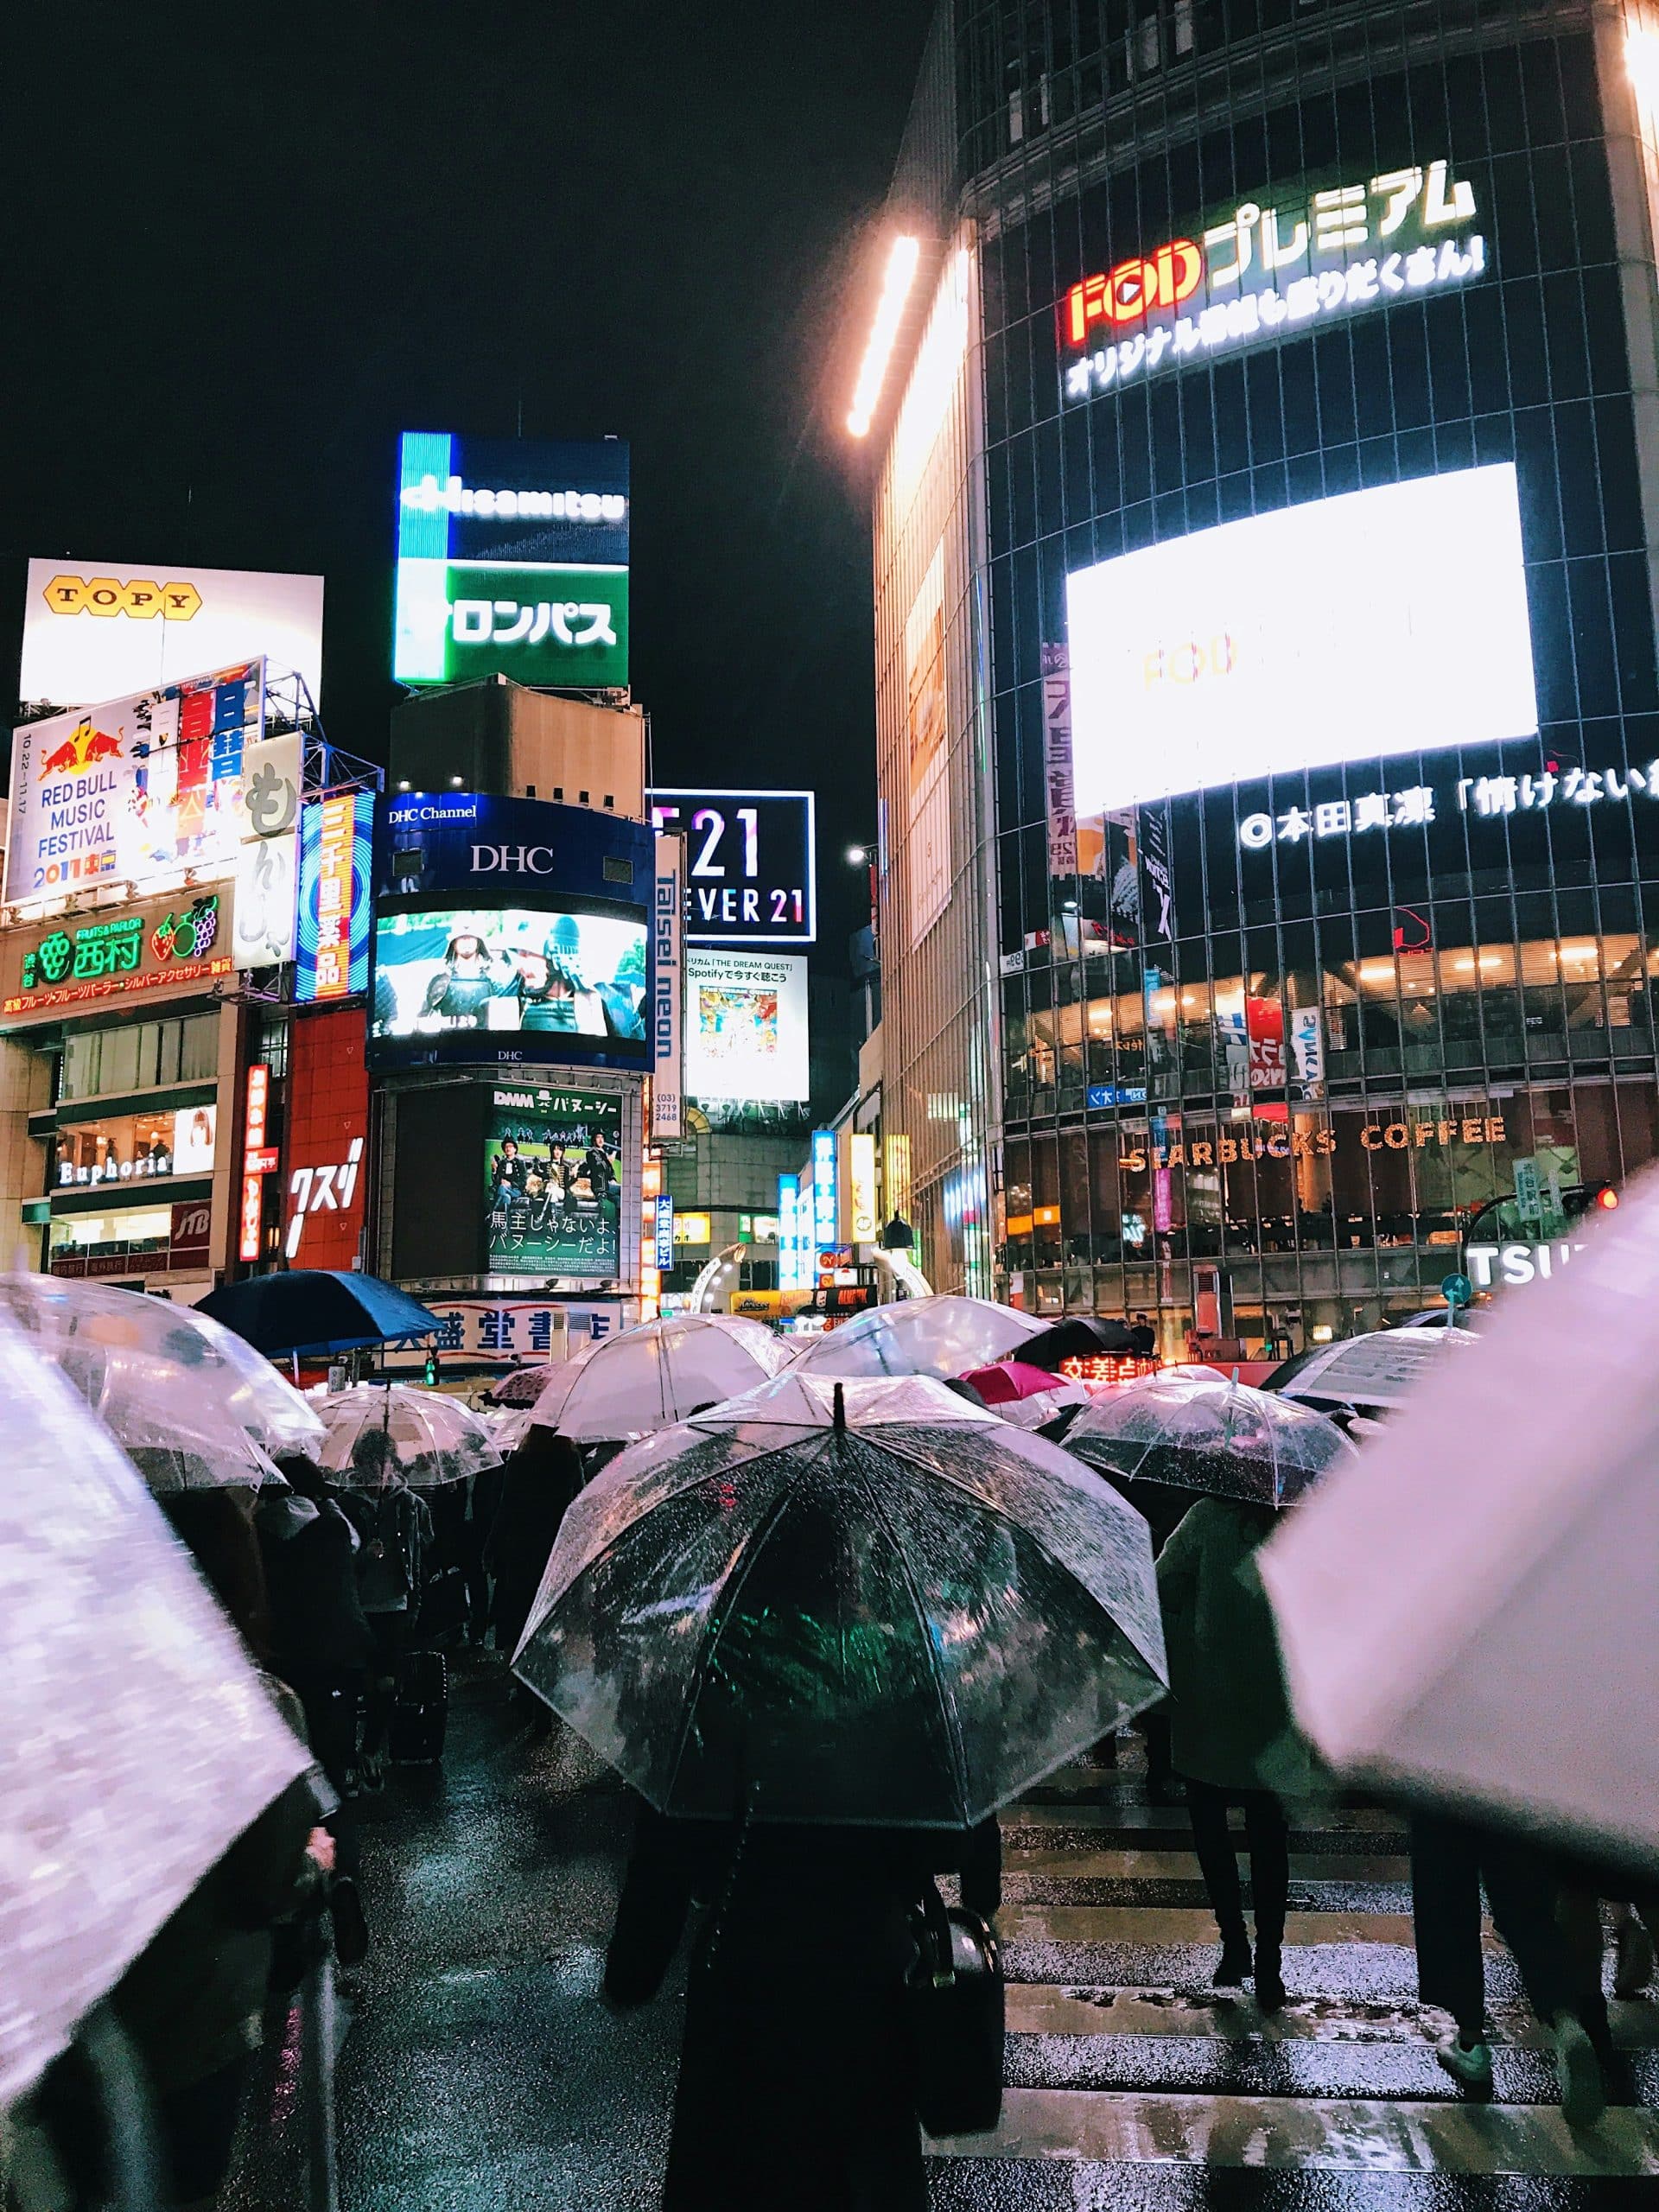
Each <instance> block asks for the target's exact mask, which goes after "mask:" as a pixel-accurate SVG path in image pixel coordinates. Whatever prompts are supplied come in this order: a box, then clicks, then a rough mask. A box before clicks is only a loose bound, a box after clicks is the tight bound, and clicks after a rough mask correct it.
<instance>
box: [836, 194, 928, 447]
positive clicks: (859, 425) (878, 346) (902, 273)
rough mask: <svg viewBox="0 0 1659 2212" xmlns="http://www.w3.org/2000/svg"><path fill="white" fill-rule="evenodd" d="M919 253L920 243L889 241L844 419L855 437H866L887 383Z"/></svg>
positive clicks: (900, 240)
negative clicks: (849, 409) (890, 245)
mask: <svg viewBox="0 0 1659 2212" xmlns="http://www.w3.org/2000/svg"><path fill="white" fill-rule="evenodd" d="M921 253H922V245H921V240H920V239H919V238H908V237H906V238H895V239H894V240H893V251H892V252H891V253H890V254H889V255H888V256H887V276H886V277H885V278H884V279H883V281H882V285H881V297H880V300H879V301H878V302H876V309H875V321H874V322H873V323H872V324H871V326H870V339H869V343H868V346H866V347H865V348H864V359H863V364H862V365H861V368H860V370H859V372H858V383H857V385H856V387H855V390H854V392H853V405H852V412H851V413H850V414H849V416H848V417H847V428H848V429H849V430H850V431H851V432H852V434H853V435H854V436H855V438H861V437H865V436H867V435H868V432H869V428H870V421H871V418H872V416H874V413H875V406H876V402H877V401H878V400H879V399H880V397H881V387H882V385H884V384H885V383H886V381H887V365H888V363H889V362H890V361H891V360H892V359H893V343H894V340H896V339H897V338H898V335H899V318H900V316H901V315H903V314H904V311H905V302H906V300H907V299H908V298H909V296H910V288H911V286H912V284H913V283H915V281H916V265H917V263H918V261H919V260H920V259H921Z"/></svg>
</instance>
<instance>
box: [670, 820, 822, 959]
mask: <svg viewBox="0 0 1659 2212" xmlns="http://www.w3.org/2000/svg"><path fill="white" fill-rule="evenodd" d="M650 803H651V814H652V822H653V823H654V824H655V826H656V827H657V829H659V830H664V831H666V832H668V833H669V834H670V835H671V836H683V838H684V839H685V862H686V874H685V882H686V896H685V935H686V941H687V943H688V944H811V943H812V941H813V939H814V938H815V937H816V936H817V858H816V850H815V845H814V824H813V795H812V793H811V792H810V791H700V790H690V791H688V790H679V789H673V790H658V791H652V793H651V794H650Z"/></svg>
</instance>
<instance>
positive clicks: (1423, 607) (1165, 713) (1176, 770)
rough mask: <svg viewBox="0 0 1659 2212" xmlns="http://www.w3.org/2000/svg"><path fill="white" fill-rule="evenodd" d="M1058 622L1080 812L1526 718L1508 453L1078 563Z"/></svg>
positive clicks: (1441, 742)
mask: <svg viewBox="0 0 1659 2212" xmlns="http://www.w3.org/2000/svg"><path fill="white" fill-rule="evenodd" d="M1066 620H1067V627H1068V631H1069V633H1070V647H1071V729H1072V750H1073V768H1074V783H1075V804H1076V810H1077V816H1078V817H1079V819H1081V818H1084V817H1089V816H1093V815H1098V814H1101V813H1103V812H1106V811H1109V810H1113V809H1117V808H1122V807H1127V806H1132V805H1135V804H1137V803H1140V802H1143V801H1146V800H1150V799H1159V798H1167V797H1169V796H1170V795H1171V794H1173V793H1174V792H1177V791H1199V790H1202V789H1204V788H1205V786H1206V785H1212V784H1233V783H1245V782H1248V781H1249V780H1251V779H1254V778H1257V777H1262V776H1272V775H1278V774H1282V773H1287V772H1294V771H1296V770H1300V769H1304V768H1319V767H1328V766H1337V765H1340V764H1342V763H1344V762H1347V761H1363V760H1381V759H1386V758H1388V757H1389V756H1391V755H1393V754H1396V753H1420V752H1426V751H1430V750H1433V748H1435V747H1440V746H1451V745H1459V746H1465V747H1468V746H1473V745H1481V744H1485V743H1488V742H1493V741H1497V740H1500V739H1504V738H1519V737H1530V736H1533V735H1535V734H1536V733H1537V729H1538V705H1537V698H1536V694H1535V688H1534V683H1533V662H1532V640H1531V632H1530V629H1529V623H1528V618H1527V588H1526V575H1525V569H1524V567H1523V556H1522V541H1521V512H1520V502H1519V498H1518V494H1517V490H1516V474H1515V469H1514V467H1513V466H1512V465H1511V464H1510V463H1508V462H1504V463H1502V464H1499V465H1497V466H1494V467H1485V468H1468V469H1459V470H1455V471H1453V472H1452V473H1450V474H1446V475H1441V476H1426V477H1420V478H1417V479H1415V480H1412V481H1410V482H1408V483H1404V484H1388V485H1382V486H1377V487H1376V488H1375V489H1373V490H1370V491H1365V492H1349V493H1342V494H1340V495H1338V497H1336V498H1333V499H1315V500H1312V501H1309V502H1307V503H1306V504H1304V505H1300V506H1292V507H1282V508H1280V509H1278V510H1277V511H1276V512H1273V513H1271V514H1264V515H1254V516H1250V517H1249V518H1246V519H1244V520H1243V521H1241V522H1230V523H1223V524H1220V525H1219V526H1218V527H1217V528H1216V529H1213V530H1204V531H1193V532H1192V533H1191V534H1189V535H1188V536H1186V537H1178V538H1172V539H1170V540H1169V541H1167V542H1166V543H1164V544H1160V545H1150V546H1147V547H1144V548H1142V549H1141V550H1140V551H1138V552H1134V553H1125V554H1121V555H1119V556H1117V557H1116V558H1115V559H1113V560H1109V561H1101V562H1097V563H1095V564H1094V565H1093V566H1092V567H1090V568H1087V569H1073V570H1072V572H1071V575H1069V576H1068V577H1067V579H1066Z"/></svg>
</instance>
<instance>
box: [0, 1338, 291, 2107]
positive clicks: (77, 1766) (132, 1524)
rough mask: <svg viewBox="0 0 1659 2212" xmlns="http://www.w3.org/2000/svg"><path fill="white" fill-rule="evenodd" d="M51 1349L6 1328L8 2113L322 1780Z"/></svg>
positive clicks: (0, 1355)
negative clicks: (292, 1790) (151, 1945)
mask: <svg viewBox="0 0 1659 2212" xmlns="http://www.w3.org/2000/svg"><path fill="white" fill-rule="evenodd" d="M37 1345H38V1339H36V1340H35V1344H31V1343H30V1341H29V1339H27V1338H24V1337H23V1336H22V1333H21V1332H19V1331H18V1330H17V1328H16V1325H14V1323H13V1322H12V1321H11V1319H10V1316H9V1315H7V1314H6V1313H3V1312H0V1404H3V1407H4V1413H3V1415H0V1434H3V1440H4V1449H3V1451H0V1680H3V1681H4V1683H5V1685H6V1688H5V1694H3V1695H0V1836H3V1847H0V2111H3V2109H4V2108H5V2107H7V2106H8V2105H9V2104H10V2102H11V2101H12V2100H13V2099H14V2098H16V2097H17V2096H20V2095H22V2093H23V2092H24V2091H25V2090H26V2089H28V2088H29V2086H30V2084H31V2083H32V2082H34V2081H35V2079H37V2078H38V2076H39V2075H40V2073H41V2069H43V2068H44V2067H45V2066H46V2064H47V2063H48V2061H49V2060H50V2059H52V2058H53V2057H54V2056H55V2055H56V2053H57V2052H58V2051H59V2050H61V2049H62V2048H63V2046H64V2044H66V2043H67V2040H68V2038H69V2037H70V2036H71V2034H72V2033H73V2030H74V2027H75V2024H76V2023H77V2021H78V2020H79V2018H80V2017H81V2016H82V2015H83V2014H84V2013H85V2012H86V2011H87V2009H88V2008H89V2007H90V2006H91V2005H94V2004H95V2003H96V2002H97V2001H98V2000H99V1998H101V1997H103V1996H104V1995H105V1993H107V1992H108V1991H109V1990H110V1989H111V1987H112V1986H113V1985H114V1984H115V1982H116V1981H117V1980H119V1978H120V1976H121V1975H122V1974H123V1973H124V1971H125V1970H126V1968H127V1967H128V1966H129V1965H130V1963H131V1961H133V1959H134V1958H136V1957H137V1955H138V1953H139V1951H140V1950H142V1949H143V1946H144V1945H145V1944H146V1943H147V1942H149V1939H150V1937H151V1936H153V1935H154V1934H155V1932H156V1929H158V1928H159V1927H160V1926H161V1924H162V1922H163V1921H164V1920H166V1919H167V1918H168V1916H169V1915H170V1914H171V1913H172V1912H173V1911H175V1909H176V1908H177V1907H178V1906H179V1905H180V1904H182V1902H183V1901H184V1899H185V1897H187V1896H188V1894H189V1892H190V1891H191V1890H193V1889H194V1887H195V1885H196V1884H197V1882H198V1881H199V1880H200V1878H201V1877H202V1875H203V1874H205V1873H206V1872H207V1869H208V1868H209V1867H210V1866H213V1864H214V1863H215V1862H216V1861H217V1860H218V1859H219V1858H220V1857H222V1855H223V1854H224V1853H225V1851H226V1849H227V1848H228V1847H229V1846H230V1844H231V1843H232V1841H233V1840H234V1839H235V1838H236V1837H237V1836H238V1834H240V1833H241V1832H242V1830H243V1829H244V1828H245V1827H247V1825H248V1824H249V1822H250V1821H252V1820H253V1819H254V1817H255V1816H256V1815H257V1814H258V1813H259V1812H260V1810H261V1809H262V1808H263V1807H264V1806H265V1805H266V1804H268V1803H269V1802H270V1800H271V1799H272V1798H273V1797H275V1796H277V1794H278V1792H279V1791H280V1790H282V1789H283V1788H284V1787H285V1786H286V1785H287V1784H288V1783H290V1782H291V1781H293V1780H294V1779H295V1777H296V1776H298V1775H300V1774H302V1773H303V1772H304V1771H305V1769H306V1767H307V1765H308V1758H307V1755H306V1753H305V1751H304V1750H303V1749H302V1746H301V1745H299V1744H298V1743H297V1742H296V1740H295V1738H293V1737H292V1736H291V1735H290V1734H289V1732H288V1730H287V1729H286V1728H285V1727H283V1724H282V1722H281V1720H280V1719H278V1718H277V1713H276V1710H275V1708H274V1707H273V1706H272V1705H271V1703H270V1700H269V1698H268V1697H267V1696H266V1694H265V1693H264V1690H263V1688H261V1686H260V1683H259V1681H258V1678H257V1675H255V1673H254V1671H253V1669H252V1668H251V1665H250V1664H249V1662H248V1660H247V1658H246V1656H245V1653H244V1651H243V1649H242V1647H241V1645H240V1643H238V1640H237V1637H236V1635H235V1633H234V1631H233V1630H232V1628H231V1626H230V1624H229V1623H228V1622H227V1621H226V1619H225V1618H224V1616H223V1615H222V1614H221V1612H220V1611H219V1607H218V1606H217V1605H215V1604H214V1603H213V1599H211V1598H210V1597H209V1596H208V1594H207V1591H206V1590H205V1589H204V1587H203V1586H202V1583H201V1581H200V1578H199V1577H198V1576H197V1575H196V1574H195V1573H194V1572H193V1570H192V1567H191V1565H190V1562H189V1560H188V1558H187V1556H186V1555H185V1554H184V1552H183V1551H182V1550H181V1547H180V1546H179V1544H178V1542H177V1541H176V1540H175V1538H174V1536H173V1535H172V1533H171V1531H170V1530H169V1529H168V1528H167V1526H166V1524H165V1522H163V1521H162V1517H161V1516H160V1514H159V1513H158V1512H157V1510H156V1505H155V1503H154V1501H153V1500H152V1499H151V1498H149V1497H147V1496H146V1495H145V1491H144V1488H143V1484H142V1483H141V1482H140V1481H139V1480H138V1479H137V1476H136V1475H135V1474H134V1472H133V1470H132V1468H131V1467H130V1465H128V1463H127V1462H126V1460H125V1459H123V1458H122V1456H121V1453H120V1452H119V1451H118V1449H117V1448H116V1446H115V1445H114V1444H112V1443H111V1440H110V1439H109V1437H108V1435H107V1434H106V1433H105V1431H104V1430H103V1429H102V1428H100V1427H99V1424H98V1422H97V1421H95V1420H93V1418H92V1415H91V1414H90V1413H89V1412H88V1411H87V1409H86V1406H85V1404H84V1403H83V1402H81V1401H80V1399H79V1398H78V1397H77V1396H75V1395H74V1394H73V1392H72V1391H71V1390H70V1389H68V1388H67V1385H66V1384H65V1383H64V1381H63V1380H62V1378H61V1377H60V1376H59V1375H57V1374H55V1373H54V1371H53V1370H52V1368H51V1367H50V1366H48V1364H47V1363H46V1362H45V1361H44V1360H42V1359H41V1358H40V1357H38V1356H37Z"/></svg>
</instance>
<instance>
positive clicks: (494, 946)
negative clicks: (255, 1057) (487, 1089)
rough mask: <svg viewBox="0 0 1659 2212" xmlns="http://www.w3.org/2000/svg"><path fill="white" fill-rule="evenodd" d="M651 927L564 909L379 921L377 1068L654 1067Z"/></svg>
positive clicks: (373, 1030) (439, 913)
mask: <svg viewBox="0 0 1659 2212" xmlns="http://www.w3.org/2000/svg"><path fill="white" fill-rule="evenodd" d="M645 935H646V930H645V916H644V914H643V913H641V914H639V916H638V917H635V916H632V915H627V916H624V915H618V914H594V913H573V912H568V911H563V910H562V909H561V908H560V907H559V906H556V904H553V903H551V902H550V903H549V904H547V905H544V906H543V905H538V906H535V907H533V908H531V907H525V906H502V907H478V906H470V905H468V906H458V905H446V906H436V907H433V906H416V907H413V908H404V909H402V910H400V911H397V912H387V911H385V908H384V907H383V909H382V911H381V912H380V913H379V914H378V916H377V918H376V921H375V932H374V961H375V976H374V1006H373V1012H372V1020H371V1023H370V1028H369V1035H370V1038H371V1039H372V1046H373V1056H374V1060H375V1064H376V1065H378V1066H393V1065H412V1064H416V1063H430V1064H437V1063H442V1062H462V1063H468V1064H471V1065H486V1066H487V1065H501V1064H512V1065H518V1064H520V1063H523V1062H526V1061H542V1062H546V1063H550V1064H553V1065H563V1064H564V1063H566V1062H569V1061H583V1062H585V1061H592V1060H602V1061H604V1062H606V1063H607V1064H610V1063H614V1064H616V1065H619V1066H623V1067H632V1068H644V1067H645V1065H647V1052H648V1047H647V1042H646V1036H645V985H646V962H645Z"/></svg>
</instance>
